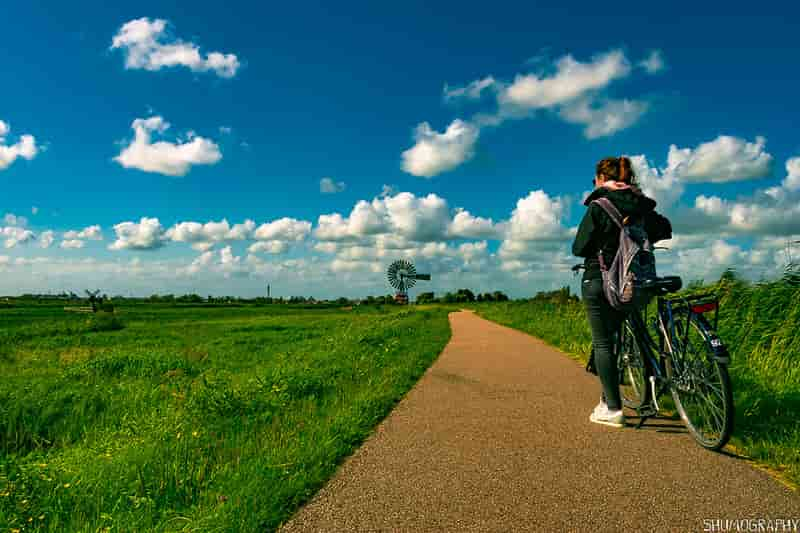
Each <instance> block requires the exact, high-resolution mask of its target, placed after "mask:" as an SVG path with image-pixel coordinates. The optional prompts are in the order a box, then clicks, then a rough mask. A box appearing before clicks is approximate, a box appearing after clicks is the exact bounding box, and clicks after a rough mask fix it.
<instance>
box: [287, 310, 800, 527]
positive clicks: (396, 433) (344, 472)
mask: <svg viewBox="0 0 800 533" xmlns="http://www.w3.org/2000/svg"><path fill="white" fill-rule="evenodd" d="M450 322H451V326H452V329H453V336H452V339H451V341H450V342H449V343H448V345H447V346H446V347H445V349H444V351H443V352H442V354H441V355H440V356H439V358H438V359H437V360H436V361H435V362H434V364H433V365H431V367H430V368H428V370H427V371H426V372H425V374H424V375H423V376H422V378H421V379H420V380H419V382H417V384H416V385H415V386H414V387H413V388H412V389H411V390H410V391H409V392H408V394H407V395H406V396H405V397H404V398H403V399H402V400H401V401H400V402H399V403H398V405H397V406H396V407H395V409H394V410H393V411H392V412H391V414H390V415H389V416H388V417H387V418H386V419H384V420H383V422H381V423H380V424H379V425H378V426H377V427H376V429H375V431H374V433H373V434H372V435H371V436H370V437H369V438H368V439H367V440H366V441H365V442H364V444H363V445H362V446H361V447H360V448H359V449H358V450H357V451H356V452H355V453H354V454H353V455H352V456H351V457H349V458H348V459H347V460H345V461H344V462H343V463H342V465H341V466H340V467H339V469H338V470H337V472H336V473H335V475H334V476H333V477H332V478H331V480H330V481H329V482H328V483H327V484H326V485H325V487H323V488H322V489H321V490H320V491H319V492H318V493H317V494H316V495H315V496H314V498H313V499H312V500H311V501H309V502H308V503H307V504H306V505H305V506H304V507H303V508H301V509H300V510H299V511H298V512H297V513H296V514H295V516H293V517H292V518H291V519H290V520H289V521H288V522H287V523H285V524H284V525H283V526H282V528H281V531H284V532H296V531H314V532H323V531H326V532H342V531H498V532H499V531H503V532H512V531H613V532H619V531H737V529H735V527H737V525H738V527H739V529H738V530H739V531H769V529H758V528H759V527H764V528H766V527H768V526H769V524H770V523H771V524H773V525H775V524H780V522H777V521H778V520H787V521H788V520H792V519H793V520H795V524H796V526H797V529H785V530H786V531H800V494H798V493H797V492H796V491H793V490H792V489H790V488H788V487H786V486H785V485H783V484H781V483H779V482H778V481H776V480H775V479H774V478H772V477H771V476H770V475H769V474H767V473H766V472H764V471H762V470H760V469H756V468H754V467H753V466H752V465H750V464H749V463H748V462H747V461H745V460H743V459H742V458H740V457H738V456H736V454H735V453H731V452H725V451H723V452H722V453H713V452H709V451H707V450H704V449H702V448H701V447H700V446H698V445H697V444H696V443H695V442H694V440H692V438H691V436H690V435H689V434H688V433H687V432H686V430H685V428H684V427H683V425H682V424H681V423H680V421H679V420H678V421H676V420H669V419H656V420H653V421H652V422H650V421H648V422H647V423H646V424H645V426H643V428H642V429H638V430H636V429H633V428H632V427H626V428H623V429H615V428H610V427H606V426H600V425H597V424H592V423H590V422H589V413H590V412H591V411H592V409H593V408H594V406H595V405H596V404H597V402H598V399H599V394H600V387H599V383H598V381H597V378H596V377H594V376H592V375H590V374H587V373H586V372H585V371H584V370H583V368H582V366H580V365H579V364H578V363H576V362H575V361H574V360H572V359H570V358H568V357H567V356H566V355H564V354H563V353H562V352H560V351H558V350H556V349H555V348H552V347H550V346H548V345H546V344H545V343H544V342H542V341H540V340H538V339H536V338H534V337H531V336H529V335H526V334H524V333H521V332H519V331H516V330H513V329H510V328H506V327H504V326H500V325H497V324H495V323H493V322H489V321H487V320H484V319H481V318H479V317H477V316H475V315H474V314H473V313H470V312H464V311H462V312H458V313H452V314H451V315H450ZM630 421H633V422H635V419H631V420H630ZM768 520H772V521H773V522H767V521H768ZM726 521H729V522H726ZM730 521H738V522H730ZM759 521H760V522H759ZM785 523H786V522H784V524H785ZM759 524H761V526H759ZM743 527H747V528H749V529H742V528H743ZM781 531H783V529H781Z"/></svg>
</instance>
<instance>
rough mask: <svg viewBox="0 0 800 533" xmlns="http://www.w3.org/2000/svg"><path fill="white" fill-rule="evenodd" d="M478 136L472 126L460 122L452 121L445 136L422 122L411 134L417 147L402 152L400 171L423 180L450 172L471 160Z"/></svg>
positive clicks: (477, 130) (474, 127) (476, 129)
mask: <svg viewBox="0 0 800 533" xmlns="http://www.w3.org/2000/svg"><path fill="white" fill-rule="evenodd" d="M478 134H479V129H478V128H477V127H476V126H475V125H473V124H470V123H469V122H464V121H463V120H460V119H456V120H454V121H453V122H452V123H451V124H450V125H449V126H448V127H447V129H446V130H445V131H444V133H439V132H436V131H434V130H433V129H431V126H430V124H428V123H427V122H422V123H421V124H419V125H418V126H417V128H416V130H415V133H414V140H415V141H416V144H414V146H412V147H411V148H409V149H408V150H406V151H405V152H403V170H404V171H406V172H408V173H409V174H413V175H414V176H423V177H426V178H430V177H433V176H435V175H437V174H441V173H442V172H447V171H449V170H453V169H454V168H456V167H457V166H458V165H460V164H461V163H463V162H465V161H468V160H469V159H472V156H473V155H474V151H475V143H476V142H477V140H478Z"/></svg>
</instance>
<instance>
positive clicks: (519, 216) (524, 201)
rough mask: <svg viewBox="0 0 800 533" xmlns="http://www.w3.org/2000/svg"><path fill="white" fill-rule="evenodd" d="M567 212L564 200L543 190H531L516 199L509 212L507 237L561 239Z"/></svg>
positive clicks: (565, 231)
mask: <svg viewBox="0 0 800 533" xmlns="http://www.w3.org/2000/svg"><path fill="white" fill-rule="evenodd" d="M566 214H567V205H566V201H565V200H564V199H563V198H561V197H555V198H551V197H550V196H549V195H548V194H547V193H546V192H544V191H543V190H541V189H540V190H537V191H531V192H530V193H529V194H528V196H526V197H525V198H520V199H519V200H518V201H517V207H516V208H515V209H514V210H513V211H512V212H511V220H510V221H509V224H508V232H507V236H506V238H507V239H510V240H514V241H539V240H562V239H564V238H565V236H566V234H567V229H566V228H565V227H564V226H563V224H562V222H563V219H564V217H565V216H566Z"/></svg>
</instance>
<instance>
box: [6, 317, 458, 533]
mask: <svg viewBox="0 0 800 533" xmlns="http://www.w3.org/2000/svg"><path fill="white" fill-rule="evenodd" d="M115 317H116V318H115V320H119V321H120V322H119V324H120V325H121V324H123V323H124V326H125V327H124V329H119V328H118V327H117V325H116V324H113V323H112V321H111V319H110V318H108V317H106V318H103V319H102V320H103V322H102V323H97V324H95V323H92V324H89V325H88V326H89V327H87V324H86V317H73V316H65V313H63V311H61V310H58V309H49V310H48V309H32V308H31V309H26V308H21V307H15V308H10V309H4V310H3V311H2V313H0V336H2V338H0V341H2V344H1V345H2V346H3V350H2V356H1V357H0V530H2V531H14V530H19V531H74V532H84V531H85V532H89V531H91V532H95V531H180V530H192V531H225V532H229V531H246V532H251V531H271V530H274V529H276V528H277V527H278V526H279V524H281V523H282V522H283V521H284V520H286V519H287V518H288V517H289V516H291V514H292V513H293V512H294V511H295V510H296V509H297V508H298V507H299V506H300V505H301V504H302V503H303V502H305V501H306V500H307V499H308V498H310V497H311V496H312V495H313V494H314V493H315V492H316V491H317V490H318V489H319V488H320V487H321V486H322V484H323V483H324V482H325V481H326V480H327V479H328V478H329V477H330V476H331V475H332V473H333V472H334V471H335V469H336V466H337V465H338V464H339V462H340V461H341V460H342V459H343V458H344V457H346V456H348V455H349V454H351V453H352V452H353V451H354V449H355V448H356V447H357V446H358V445H359V444H360V443H361V442H362V441H363V440H364V439H365V438H366V437H367V436H368V435H369V434H370V433H371V431H372V429H373V428H374V426H375V425H376V424H377V423H378V422H379V421H380V420H381V419H383V418H384V417H385V416H386V415H387V414H388V413H389V412H390V410H391V409H392V407H393V406H394V405H395V403H396V402H397V401H398V400H399V399H401V398H402V397H403V396H404V395H405V393H406V392H407V391H408V390H409V389H410V388H411V387H412V386H413V384H414V383H416V381H417V380H418V378H419V377H420V376H421V375H422V373H423V372H424V371H425V369H426V368H428V366H430V364H431V363H432V362H433V361H434V360H435V358H436V357H437V356H438V354H439V353H440V352H441V350H442V348H443V347H444V345H445V344H446V342H447V340H448V339H449V337H450V329H449V324H448V321H447V313H446V311H445V310H438V309H424V310H411V309H397V308H392V307H385V308H383V309H377V308H367V309H356V310H351V311H342V310H297V309H291V308H289V307H287V306H274V307H263V308H248V307H242V308H216V309H215V308H207V309H206V308H192V309H176V308H170V307H166V306H144V305H139V306H135V307H131V308H129V309H125V308H117V311H116V313H115ZM95 326H96V327H95Z"/></svg>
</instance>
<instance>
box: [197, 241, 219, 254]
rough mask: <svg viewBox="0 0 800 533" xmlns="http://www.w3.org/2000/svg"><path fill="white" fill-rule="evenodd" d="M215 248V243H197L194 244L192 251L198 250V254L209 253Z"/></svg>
mask: <svg viewBox="0 0 800 533" xmlns="http://www.w3.org/2000/svg"><path fill="white" fill-rule="evenodd" d="M213 247H214V243H213V242H196V243H193V244H192V250H197V251H198V252H207V251H209V250H210V249H212V248H213Z"/></svg>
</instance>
